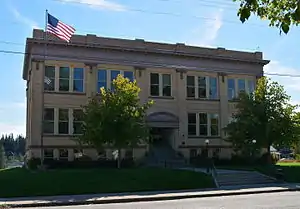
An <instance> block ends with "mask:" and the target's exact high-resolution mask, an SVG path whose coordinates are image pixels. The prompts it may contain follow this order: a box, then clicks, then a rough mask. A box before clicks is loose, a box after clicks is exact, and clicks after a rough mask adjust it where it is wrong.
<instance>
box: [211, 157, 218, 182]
mask: <svg viewBox="0 0 300 209" xmlns="http://www.w3.org/2000/svg"><path fill="white" fill-rule="evenodd" d="M211 176H212V177H213V179H214V182H215V184H216V186H217V188H219V183H218V180H217V176H218V172H217V169H216V167H215V164H214V162H213V161H212V162H211Z"/></svg>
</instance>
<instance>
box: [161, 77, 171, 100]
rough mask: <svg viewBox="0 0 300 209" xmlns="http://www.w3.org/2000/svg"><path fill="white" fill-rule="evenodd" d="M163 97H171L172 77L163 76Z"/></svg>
mask: <svg viewBox="0 0 300 209" xmlns="http://www.w3.org/2000/svg"><path fill="white" fill-rule="evenodd" d="M162 78H163V79H162V82H163V96H171V75H169V74H163V75H162Z"/></svg>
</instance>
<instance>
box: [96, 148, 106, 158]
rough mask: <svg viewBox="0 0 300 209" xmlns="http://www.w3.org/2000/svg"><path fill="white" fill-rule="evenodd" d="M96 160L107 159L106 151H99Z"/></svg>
mask: <svg viewBox="0 0 300 209" xmlns="http://www.w3.org/2000/svg"><path fill="white" fill-rule="evenodd" d="M98 159H107V155H106V150H101V151H99V152H98Z"/></svg>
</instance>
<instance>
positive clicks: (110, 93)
mask: <svg viewBox="0 0 300 209" xmlns="http://www.w3.org/2000/svg"><path fill="white" fill-rule="evenodd" d="M139 92H140V88H139V87H138V86H137V83H136V81H134V82H130V81H129V79H127V78H124V77H122V76H121V75H119V76H118V77H117V79H115V80H114V81H113V88H112V90H106V89H104V88H101V90H100V93H99V95H96V96H95V97H93V98H92V99H91V100H90V101H89V103H88V104H87V105H86V106H84V107H83V121H84V124H83V135H82V136H80V137H79V142H80V143H85V144H89V145H92V146H94V147H95V148H96V149H97V150H98V151H101V150H102V149H103V147H104V146H105V145H109V146H113V147H114V148H115V149H117V150H118V168H120V162H121V149H122V148H127V147H130V146H134V145H137V144H139V143H140V142H142V141H143V140H145V138H147V136H148V129H147V127H146V124H145V115H146V111H147V109H148V108H149V107H150V106H151V105H152V104H153V101H148V102H146V103H144V104H141V103H140V99H139Z"/></svg>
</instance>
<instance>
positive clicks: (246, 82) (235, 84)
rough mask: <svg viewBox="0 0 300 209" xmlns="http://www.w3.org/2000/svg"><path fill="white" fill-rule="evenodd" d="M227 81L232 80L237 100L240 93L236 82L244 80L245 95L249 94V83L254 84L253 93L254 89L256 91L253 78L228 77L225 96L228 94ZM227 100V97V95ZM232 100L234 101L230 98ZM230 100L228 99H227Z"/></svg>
mask: <svg viewBox="0 0 300 209" xmlns="http://www.w3.org/2000/svg"><path fill="white" fill-rule="evenodd" d="M229 79H233V80H234V88H235V95H234V96H235V98H237V97H238V96H239V93H240V90H239V88H238V87H239V85H238V80H244V81H245V92H246V93H247V94H249V93H250V91H249V90H250V89H249V85H248V84H249V81H253V84H254V91H255V89H256V79H255V78H231V77H229V78H227V94H228V80H229ZM227 98H228V95H227ZM232 99H234V98H232ZM229 100H230V99H229Z"/></svg>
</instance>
